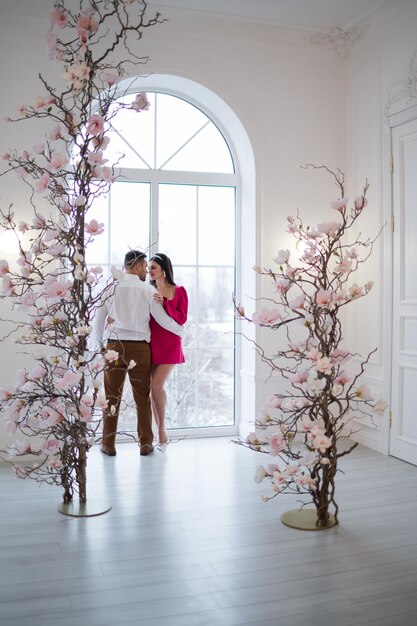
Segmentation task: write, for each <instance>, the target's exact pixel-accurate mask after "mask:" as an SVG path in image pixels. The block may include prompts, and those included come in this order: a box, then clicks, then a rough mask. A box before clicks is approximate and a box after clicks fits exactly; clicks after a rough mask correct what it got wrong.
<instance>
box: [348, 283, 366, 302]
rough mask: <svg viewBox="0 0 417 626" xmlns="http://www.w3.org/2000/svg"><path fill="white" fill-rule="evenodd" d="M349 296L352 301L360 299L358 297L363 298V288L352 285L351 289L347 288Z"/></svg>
mask: <svg viewBox="0 0 417 626" xmlns="http://www.w3.org/2000/svg"><path fill="white" fill-rule="evenodd" d="M349 295H350V297H351V299H352V300H354V299H355V298H360V296H363V288H362V287H359V285H357V284H356V283H354V284H353V285H352V287H349Z"/></svg>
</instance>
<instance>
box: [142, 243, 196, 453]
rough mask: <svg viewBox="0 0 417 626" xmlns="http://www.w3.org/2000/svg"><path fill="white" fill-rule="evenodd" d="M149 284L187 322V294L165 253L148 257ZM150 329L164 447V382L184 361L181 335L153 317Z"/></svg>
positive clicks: (154, 406)
mask: <svg viewBox="0 0 417 626" xmlns="http://www.w3.org/2000/svg"><path fill="white" fill-rule="evenodd" d="M148 271H149V277H150V283H151V285H153V286H154V287H156V289H157V293H156V294H155V296H154V298H155V300H157V302H160V303H161V304H162V305H163V307H164V309H165V311H166V312H167V313H168V315H169V316H170V317H172V318H173V319H174V320H175V321H176V322H178V323H179V324H185V322H186V321H187V313H188V296H187V292H186V290H185V289H184V287H180V286H178V285H176V284H175V282H174V272H173V269H172V263H171V261H170V259H169V257H167V255H166V254H162V253H158V254H155V255H154V256H153V257H151V258H150V259H149V265H148ZM149 326H150V329H151V343H150V346H151V355H152V378H151V402H152V411H153V414H154V418H155V422H156V425H157V427H158V436H159V445H160V446H161V447H162V448H164V446H165V445H166V444H167V443H168V435H167V431H166V428H165V410H166V403H167V398H166V392H165V389H164V384H165V382H166V380H167V379H168V376H169V375H170V373H171V372H172V370H173V369H174V367H175V365H176V364H178V363H184V361H185V359H184V353H183V351H182V344H181V337H178V335H174V333H171V332H170V331H169V330H165V329H164V328H162V326H160V325H159V324H158V322H156V321H155V320H154V319H153V317H151V319H150V323H149Z"/></svg>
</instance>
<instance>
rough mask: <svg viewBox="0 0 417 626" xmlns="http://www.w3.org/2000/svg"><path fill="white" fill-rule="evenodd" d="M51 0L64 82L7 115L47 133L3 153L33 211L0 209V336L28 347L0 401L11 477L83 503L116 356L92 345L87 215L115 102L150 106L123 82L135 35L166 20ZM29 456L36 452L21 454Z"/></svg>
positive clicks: (103, 172) (97, 230) (106, 1)
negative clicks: (3, 252)
mask: <svg viewBox="0 0 417 626" xmlns="http://www.w3.org/2000/svg"><path fill="white" fill-rule="evenodd" d="M53 6H54V9H53V11H52V12H51V14H50V30H49V31H48V32H47V36H46V40H47V47H48V50H49V56H50V59H51V61H53V62H54V63H57V64H60V65H61V66H62V71H61V81H60V83H59V84H56V85H55V84H53V83H51V82H48V81H47V80H46V79H45V78H44V77H43V76H42V75H39V79H40V83H41V85H42V95H40V96H39V97H37V98H36V99H35V101H34V102H32V103H28V104H22V105H21V106H19V107H18V115H17V116H16V117H15V118H10V117H9V118H6V119H7V121H8V122H10V123H17V122H22V121H25V122H27V120H42V128H47V131H46V134H43V135H42V136H41V137H39V141H38V142H37V143H36V144H35V145H33V146H32V147H30V148H27V149H26V150H21V151H19V150H16V149H13V150H11V149H10V150H7V151H6V152H4V153H3V154H2V159H3V161H4V162H5V163H6V167H5V169H4V171H3V172H2V174H1V175H4V174H9V173H14V174H15V175H17V176H18V177H19V178H20V179H21V181H22V183H25V184H26V185H27V186H28V188H29V196H30V204H31V207H32V210H33V213H32V219H31V220H29V221H19V220H18V219H17V218H16V217H15V212H14V209H13V206H12V205H11V206H10V207H8V209H1V210H0V223H1V227H2V229H5V230H7V231H11V232H12V233H14V235H15V239H16V250H18V259H17V264H16V263H15V262H14V260H13V262H12V260H11V259H2V260H0V276H1V278H2V292H1V295H2V297H3V298H5V299H7V300H9V301H10V304H11V308H12V310H13V311H14V315H12V316H11V317H13V320H15V321H13V320H7V323H8V324H9V327H8V330H7V332H6V333H3V339H5V338H6V337H10V336H14V340H15V342H16V343H17V344H19V345H21V346H27V349H26V352H27V353H28V354H30V356H31V363H32V365H31V367H30V368H24V369H21V370H20V371H18V372H17V380H16V384H15V386H14V387H13V388H10V389H5V388H2V389H0V408H1V412H2V415H3V416H4V420H5V428H6V432H7V433H8V435H9V436H10V438H11V442H10V443H9V444H8V445H7V450H4V451H3V456H4V455H5V454H6V455H7V458H8V459H9V460H11V461H12V463H13V466H14V467H15V470H16V473H17V476H18V477H20V478H34V479H35V480H37V481H39V482H46V483H52V484H56V485H59V486H62V487H63V490H64V493H63V502H64V503H66V504H68V503H71V502H72V501H73V499H74V496H75V494H78V497H79V503H80V504H83V503H85V502H86V500H87V491H86V461H87V452H88V450H89V448H90V446H91V445H92V443H93V442H94V440H95V435H96V432H97V428H98V425H99V422H100V418H101V415H102V410H103V409H105V408H106V402H105V399H104V396H103V394H102V392H101V390H100V382H99V380H100V373H101V372H102V370H103V369H104V368H105V367H106V363H108V362H109V361H111V360H114V359H117V357H118V355H114V354H109V353H105V354H103V355H102V354H98V353H92V352H90V351H89V350H88V335H89V334H90V332H91V330H92V327H91V321H92V317H93V316H94V312H95V309H96V307H97V305H98V304H99V302H100V299H101V297H102V295H103V293H104V290H105V288H106V286H107V284H108V280H106V279H105V278H104V272H103V269H102V268H101V267H90V266H88V265H87V263H86V250H87V247H88V245H89V244H90V243H91V242H92V241H93V240H94V239H95V238H96V237H97V236H100V235H101V234H102V233H103V230H104V225H103V224H102V223H100V222H99V220H98V219H97V218H96V217H95V216H94V214H91V213H94V201H95V200H96V199H97V198H98V197H99V196H101V195H103V194H106V193H107V192H108V190H109V187H110V185H111V184H112V182H113V181H114V180H115V179H116V177H117V172H116V171H115V167H116V166H117V163H113V164H110V163H109V162H108V160H107V159H106V158H105V151H106V147H107V145H108V143H109V137H108V135H107V133H108V131H109V130H110V128H111V120H112V118H113V117H114V116H115V115H116V114H117V112H118V111H119V110H120V109H121V108H125V109H130V110H131V111H132V115H137V114H139V113H141V112H142V111H146V110H147V109H148V107H149V103H148V100H147V97H146V94H145V93H143V92H142V93H139V94H133V95H132V96H131V97H130V98H129V96H128V89H127V90H125V91H124V92H123V93H122V94H121V93H120V90H119V89H118V83H119V82H120V80H121V79H122V78H123V77H125V76H127V75H128V74H129V72H132V70H136V69H137V67H138V66H141V65H142V64H144V63H146V62H147V61H148V57H142V56H138V54H137V47H138V42H139V40H140V39H141V38H142V36H143V33H144V31H145V30H146V29H147V28H149V27H151V26H153V25H156V24H157V23H160V22H162V21H163V20H162V18H161V16H160V15H159V14H158V13H157V14H156V15H155V16H153V17H152V18H147V17H146V12H147V3H146V2H145V1H144V0H80V4H79V7H78V10H75V11H72V10H70V9H69V8H67V6H66V4H65V2H64V0H57V1H56V2H55V4H54V5H53ZM72 6H73V5H72ZM121 95H122V96H125V97H123V98H121V99H120V96H121ZM48 125H49V128H48ZM10 324H11V325H12V328H11V329H10ZM23 351H25V350H23ZM27 454H31V455H32V457H33V456H34V457H35V459H36V462H31V463H26V464H25V463H21V462H19V463H18V462H17V461H21V459H20V458H19V457H22V456H23V457H24V456H25V455H27Z"/></svg>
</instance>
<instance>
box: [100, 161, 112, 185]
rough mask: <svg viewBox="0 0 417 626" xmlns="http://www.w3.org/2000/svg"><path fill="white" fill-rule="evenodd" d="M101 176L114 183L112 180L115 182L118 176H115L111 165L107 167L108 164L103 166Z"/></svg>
mask: <svg viewBox="0 0 417 626" xmlns="http://www.w3.org/2000/svg"><path fill="white" fill-rule="evenodd" d="M100 178H102V179H103V180H105V181H106V182H107V183H112V182H114V181H115V180H116V176H115V174H113V170H112V168H111V167H107V165H105V166H104V167H103V168H102V171H101V176H100Z"/></svg>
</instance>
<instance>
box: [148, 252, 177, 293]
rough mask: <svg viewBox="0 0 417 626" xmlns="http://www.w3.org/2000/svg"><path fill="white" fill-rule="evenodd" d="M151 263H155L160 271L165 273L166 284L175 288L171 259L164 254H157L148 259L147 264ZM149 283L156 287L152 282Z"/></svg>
mask: <svg viewBox="0 0 417 626" xmlns="http://www.w3.org/2000/svg"><path fill="white" fill-rule="evenodd" d="M152 261H155V263H157V264H158V265H159V267H160V268H161V270H162V271H163V272H164V273H165V279H166V281H167V283H168V284H169V285H172V286H173V287H175V282H174V270H173V269H172V263H171V259H170V258H169V257H168V256H167V255H166V254H163V253H162V252H158V254H154V255H153V256H151V258H150V259H149V263H151V262H152ZM150 283H151V285H153V286H154V287H156V283H155V281H154V280H151V281H150Z"/></svg>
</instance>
